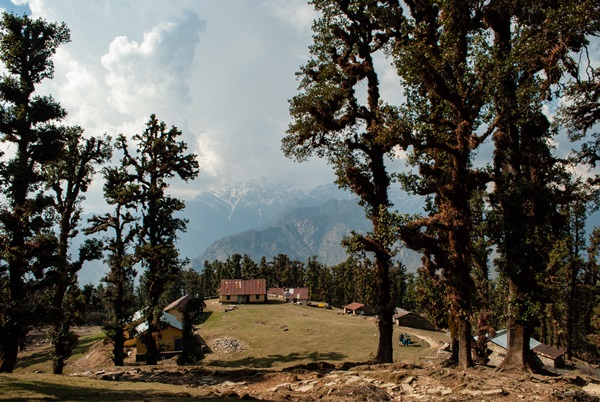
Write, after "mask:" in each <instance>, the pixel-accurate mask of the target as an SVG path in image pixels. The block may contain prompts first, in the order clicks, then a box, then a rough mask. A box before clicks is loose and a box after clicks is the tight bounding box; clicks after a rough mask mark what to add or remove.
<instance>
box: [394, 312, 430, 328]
mask: <svg viewBox="0 0 600 402" xmlns="http://www.w3.org/2000/svg"><path fill="white" fill-rule="evenodd" d="M395 312H396V314H394V321H395V322H396V323H397V324H398V326H400V327H409V328H417V329H425V330H427V331H435V330H436V328H435V327H434V326H433V324H432V323H431V322H429V320H428V319H427V318H425V317H423V316H421V315H419V314H416V313H413V312H411V311H408V310H404V309H402V308H400V307H396V309H395Z"/></svg>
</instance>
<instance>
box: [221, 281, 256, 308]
mask: <svg viewBox="0 0 600 402" xmlns="http://www.w3.org/2000/svg"><path fill="white" fill-rule="evenodd" d="M219 294H220V296H219V301H220V302H221V303H238V304H244V303H266V302H267V280H266V279H223V280H221V288H220V290H219Z"/></svg>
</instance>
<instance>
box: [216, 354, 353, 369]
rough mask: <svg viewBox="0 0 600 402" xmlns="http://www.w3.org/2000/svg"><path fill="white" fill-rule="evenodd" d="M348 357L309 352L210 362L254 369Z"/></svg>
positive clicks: (221, 365) (338, 359) (219, 365)
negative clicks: (303, 361)
mask: <svg viewBox="0 0 600 402" xmlns="http://www.w3.org/2000/svg"><path fill="white" fill-rule="evenodd" d="M347 357H348V356H347V355H345V354H342V353H337V352H328V353H321V352H311V353H295V352H294V353H289V354H287V355H282V354H276V355H268V356H265V357H244V358H241V359H237V360H211V362H210V365H211V366H217V367H240V366H245V367H254V368H271V367H273V365H274V364H275V363H277V364H281V363H290V362H295V361H299V360H309V361H312V362H318V361H343V360H344V359H345V358H347Z"/></svg>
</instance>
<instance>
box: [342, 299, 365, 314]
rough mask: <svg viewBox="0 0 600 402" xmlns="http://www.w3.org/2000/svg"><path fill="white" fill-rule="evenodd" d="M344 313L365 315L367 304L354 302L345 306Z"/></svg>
mask: <svg viewBox="0 0 600 402" xmlns="http://www.w3.org/2000/svg"><path fill="white" fill-rule="evenodd" d="M344 313H346V314H352V315H365V314H367V313H366V311H365V305H364V304H362V303H357V302H353V303H350V304H348V305H347V306H344Z"/></svg>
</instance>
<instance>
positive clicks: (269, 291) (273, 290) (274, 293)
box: [267, 288, 283, 296]
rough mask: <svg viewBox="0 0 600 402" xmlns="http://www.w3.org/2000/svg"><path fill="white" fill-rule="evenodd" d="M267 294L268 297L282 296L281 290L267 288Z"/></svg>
mask: <svg viewBox="0 0 600 402" xmlns="http://www.w3.org/2000/svg"><path fill="white" fill-rule="evenodd" d="M267 293H268V294H270V295H277V296H283V288H269V290H267Z"/></svg>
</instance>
